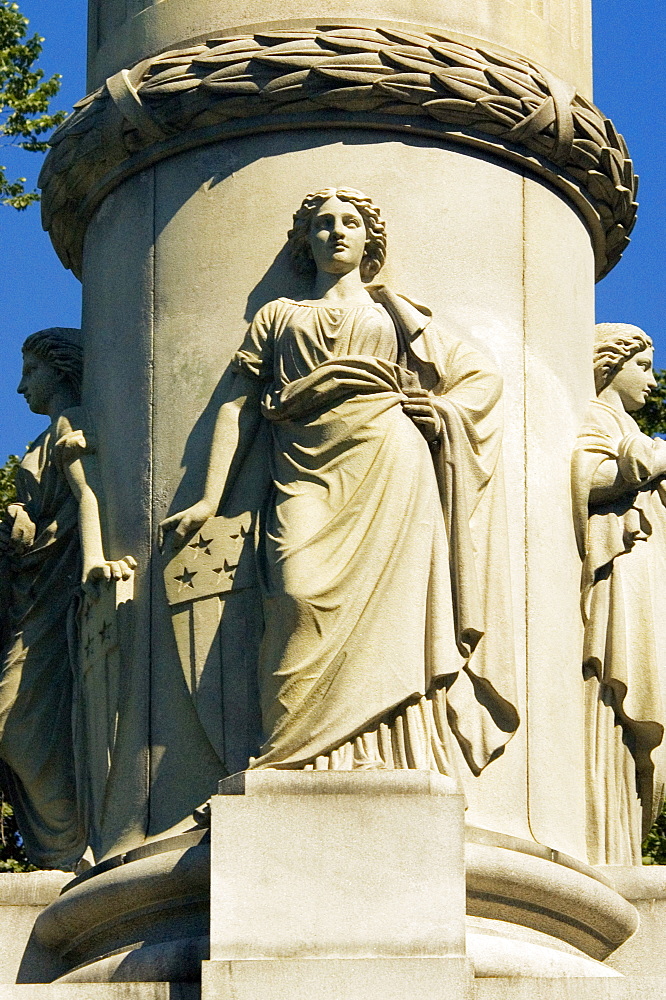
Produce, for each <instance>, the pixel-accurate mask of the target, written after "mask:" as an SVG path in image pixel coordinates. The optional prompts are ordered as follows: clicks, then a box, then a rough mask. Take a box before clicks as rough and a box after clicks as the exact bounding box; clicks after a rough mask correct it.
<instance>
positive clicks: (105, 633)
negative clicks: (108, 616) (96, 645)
mask: <svg viewBox="0 0 666 1000" xmlns="http://www.w3.org/2000/svg"><path fill="white" fill-rule="evenodd" d="M99 637H100V639H101V640H102V642H103V643H104V642H108V640H109V639H110V637H111V622H107V621H104V622H103V623H102V627H101V629H100V630H99Z"/></svg>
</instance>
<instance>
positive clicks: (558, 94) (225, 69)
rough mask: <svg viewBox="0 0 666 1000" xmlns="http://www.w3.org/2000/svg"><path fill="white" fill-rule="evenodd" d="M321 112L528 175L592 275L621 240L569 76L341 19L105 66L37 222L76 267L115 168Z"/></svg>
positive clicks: (606, 264) (49, 171) (607, 140)
mask: <svg viewBox="0 0 666 1000" xmlns="http://www.w3.org/2000/svg"><path fill="white" fill-rule="evenodd" d="M322 126H324V127H329V128H336V127H345V128H350V127H352V128H353V127H358V128H373V129H383V130H387V129H388V130H393V131H402V132H409V133H411V134H416V135H429V136H435V137H438V138H445V139H446V140H447V141H448V142H454V143H461V144H463V145H466V146H472V147H475V148H477V149H482V150H485V151H487V152H491V153H494V154H495V155H498V156H500V157H502V158H505V159H509V160H510V161H511V162H513V163H514V164H516V165H518V166H520V167H522V168H524V169H527V170H530V171H531V172H534V173H536V174H538V175H540V176H541V177H543V178H545V179H546V180H547V181H548V182H549V183H551V184H553V185H554V186H555V187H557V188H558V189H559V190H561V191H562V192H563V193H564V194H565V195H566V196H567V197H569V199H570V200H571V201H572V202H573V203H574V205H575V206H576V207H577V208H578V209H579V211H580V212H581V214H582V215H583V216H584V218H585V220H586V222H587V223H588V226H589V228H590V231H591V236H592V241H593V244H594V248H595V256H596V261H597V277H598V278H601V277H603V276H604V275H605V274H607V273H608V271H609V270H610V269H611V268H612V267H613V266H614V265H615V264H616V263H617V262H618V260H619V259H620V257H621V255H622V252H623V250H624V249H625V247H626V246H627V244H628V242H629V233H630V232H631V230H632V228H633V226H634V223H635V218H636V209H637V204H636V200H635V199H636V193H637V187H638V179H637V177H636V176H635V174H634V171H633V165H632V162H631V159H630V158H629V153H628V150H627V147H626V144H625V142H624V139H623V138H622V136H621V135H619V134H618V133H617V131H616V130H615V128H614V126H613V124H612V122H611V121H610V120H609V119H608V118H606V117H605V116H604V115H603V114H602V113H601V112H600V111H599V110H598V109H597V108H596V107H595V106H594V105H593V104H591V103H590V102H589V101H587V100H586V99H585V98H584V97H581V96H580V95H579V94H578V93H576V91H575V89H574V88H573V87H572V86H570V85H569V84H567V83H565V82H563V81H562V80H560V79H559V78H557V77H555V76H553V75H552V74H550V73H549V72H548V71H547V70H545V69H542V68H540V67H537V66H536V65H534V64H533V63H531V62H528V61H527V60H526V59H523V58H522V57H520V56H518V55H509V54H506V53H504V52H500V51H498V50H495V49H492V48H490V47H488V46H476V47H474V46H472V45H463V44H461V43H460V42H457V41H452V40H450V39H448V38H447V37H445V36H443V35H439V34H435V33H429V34H426V33H423V34H416V33H407V32H403V31H398V30H392V29H388V28H381V29H379V28H378V29H371V28H354V27H353V26H346V27H340V28H335V29H333V28H332V29H326V30H321V31H315V30H310V31H298V30H296V29H293V30H292V29H289V30H285V31H266V32H261V33H255V34H253V35H250V34H229V35H228V36H227V35H225V36H223V37H220V36H218V37H216V38H211V39H209V40H208V41H207V42H206V43H205V44H200V45H195V46H190V47H187V48H182V49H176V50H173V51H171V52H165V53H162V54H161V55H158V56H155V57H154V58H151V59H146V60H144V61H142V62H140V63H138V64H137V65H136V66H135V67H133V68H132V69H131V70H121V72H120V73H117V74H116V75H115V76H113V77H110V78H109V79H108V80H107V81H106V84H105V85H104V86H103V87H101V88H100V89H99V90H97V91H96V92H95V93H93V94H91V95H89V96H88V97H86V98H85V99H84V100H83V101H81V102H80V103H79V104H78V105H76V107H75V111H74V114H73V115H72V116H71V117H70V118H69V119H68V120H67V121H66V122H65V123H64V124H63V125H62V126H61V127H60V128H59V129H58V131H57V132H56V133H55V135H54V136H53V138H52V140H51V145H52V147H53V149H52V151H51V152H50V153H49V156H48V157H47V159H46V162H45V164H44V167H43V170H42V174H41V177H40V186H41V188H42V190H43V201H42V218H43V224H44V228H45V229H46V230H47V231H48V232H49V233H50V235H51V239H52V240H53V243H54V246H55V248H56V250H57V252H58V255H59V257H60V259H61V260H62V262H63V264H64V265H65V266H66V267H68V268H70V269H71V270H72V271H73V272H74V273H75V274H76V275H77V276H80V274H81V266H82V248H83V239H84V236H85V231H86V227H87V224H88V221H89V220H90V218H91V217H92V215H93V213H94V211H95V210H96V208H97V207H98V206H99V204H100V203H101V201H102V200H103V199H104V197H105V196H106V195H107V194H108V193H109V191H111V190H113V188H114V187H116V186H117V185H118V184H119V183H120V182H121V181H122V180H124V179H125V178H126V177H128V176H131V175H132V174H135V173H137V172H139V171H140V170H142V169H145V168H146V167H148V166H150V165H152V164H153V163H156V162H158V161H159V160H161V159H164V158H166V157H168V156H172V155H174V154H176V153H179V152H182V151H183V150H185V149H190V148H193V147H195V146H198V145H203V144H209V143H213V142H219V141H221V140H223V139H225V138H229V137H236V136H238V135H248V134H252V133H256V132H270V131H275V130H285V129H290V128H299V129H302V128H308V127H322Z"/></svg>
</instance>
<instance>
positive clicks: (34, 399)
mask: <svg viewBox="0 0 666 1000" xmlns="http://www.w3.org/2000/svg"><path fill="white" fill-rule="evenodd" d="M62 387H63V386H62V376H61V375H60V374H59V373H58V372H57V371H56V369H55V368H54V367H53V366H52V365H50V364H49V363H48V361H44V360H43V359H42V358H38V357H37V356H36V355H34V354H29V353H28V354H25V355H24V356H23V374H22V376H21V381H20V382H19V384H18V388H17V389H16V391H17V392H20V393H21V395H22V396H24V397H25V401H26V403H27V404H28V406H29V407H30V409H31V410H32V412H33V413H41V414H46V415H48V412H49V403H50V402H51V400H52V399H53V397H54V396H55V395H56V393H58V392H61V391H62Z"/></svg>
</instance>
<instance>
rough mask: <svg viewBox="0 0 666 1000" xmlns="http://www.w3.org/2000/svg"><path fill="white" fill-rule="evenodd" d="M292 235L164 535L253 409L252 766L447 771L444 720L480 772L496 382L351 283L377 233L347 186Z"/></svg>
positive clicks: (492, 720) (371, 267) (370, 261)
mask: <svg viewBox="0 0 666 1000" xmlns="http://www.w3.org/2000/svg"><path fill="white" fill-rule="evenodd" d="M289 249H290V251H291V257H292V261H293V264H294V265H295V266H296V268H298V269H299V270H301V271H302V272H307V273H309V274H311V275H312V278H313V289H312V292H313V294H312V298H308V299H303V300H299V301H295V300H293V299H288V298H280V299H277V300H275V301H273V302H269V303H268V304H267V305H265V306H264V307H263V308H262V309H260V310H259V312H258V313H257V314H256V316H255V317H254V320H253V321H252V323H251V325H250V328H249V330H248V332H247V335H246V337H245V340H244V342H243V344H242V346H241V347H240V349H239V350H238V352H237V353H236V355H235V356H234V358H233V360H232V366H233V369H234V371H235V382H234V388H233V390H232V392H231V394H230V396H229V398H228V401H227V402H225V403H224V405H223V406H222V407H221V409H220V412H219V416H218V420H217V425H216V430H215V434H214V438H213V443H212V450H211V455H210V463H209V469H208V475H207V480H206V486H205V490H204V496H203V497H202V499H201V500H200V501H199V502H198V503H196V504H194V505H193V506H192V507H190V508H188V509H187V510H185V511H182V512H180V513H178V514H174V515H173V516H171V517H169V518H167V519H166V520H165V521H164V522H163V524H162V526H161V527H162V531H163V532H164V531H174V532H175V535H176V540H177V542H182V541H183V540H184V539H185V538H186V537H187V536H188V535H189V534H190V533H191V532H193V531H194V530H196V529H199V528H200V527H201V526H202V525H203V524H205V522H206V520H207V519H208V518H209V517H211V516H213V515H215V514H216V512H217V509H218V506H219V504H220V500H221V498H222V495H223V493H224V492H225V490H228V489H230V488H231V486H232V483H231V478H232V477H233V470H234V469H236V468H238V467H239V465H240V461H239V453H242V451H243V449H244V448H246V447H249V444H246V443H245V440H244V435H243V434H241V433H240V432H239V426H242V427H246V428H247V425H248V423H249V424H251V426H250V427H249V428H248V429H247V431H246V436H247V441H248V442H251V441H252V440H253V439H255V438H256V437H257V434H256V432H257V430H258V429H259V424H260V422H262V421H265V422H267V424H268V426H269V428H270V445H269V449H270V478H271V487H270V490H269V492H268V495H267V497H266V500H265V503H264V506H263V509H262V510H261V512H260V516H259V523H258V530H257V535H256V558H257V570H258V576H259V581H260V587H261V593H262V603H263V610H264V635H263V640H262V644H261V648H260V654H259V688H260V697H261V709H262V720H263V727H264V737H265V742H264V745H263V747H262V750H261V754H260V756H259V757H258V758H256V759H254V760H253V761H252V762H251V766H252V767H272V768H315V769H339V770H351V769H354V768H426V769H428V768H431V769H434V770H437V771H440V772H442V773H444V774H449V775H451V774H454V773H455V771H456V754H458V756H459V752H458V751H457V750H456V748H455V747H454V745H453V742H455V741H452V739H451V736H452V733H453V734H455V737H456V738H457V743H458V745H459V747H460V749H461V750H462V753H463V755H464V758H465V760H466V761H467V764H468V766H469V768H470V769H471V770H472V771H473V773H475V774H478V773H479V772H480V771H481V769H482V768H484V767H485V766H486V764H487V763H488V762H489V761H490V760H491V759H493V758H494V757H496V756H498V755H499V754H500V753H501V752H502V751H503V748H504V745H505V744H506V743H507V741H508V740H509V739H510V737H511V735H512V734H513V732H514V731H515V729H516V727H517V725H518V717H517V713H516V709H515V707H514V705H515V693H514V650H513V638H512V631H511V615H510V608H509V606H508V601H509V596H508V592H509V587H508V584H507V577H508V566H507V562H508V548H507V543H506V524H505V506H504V494H503V481H502V465H501V439H502V416H501V395H502V385H501V379H500V377H499V376H498V375H497V374H496V373H495V372H494V371H493V369H492V367H491V365H490V364H489V362H488V360H487V359H486V358H485V357H484V356H483V355H481V354H480V353H479V352H478V351H476V350H474V349H473V348H471V347H469V346H467V345H466V344H463V343H462V342H461V341H459V340H457V339H455V338H453V337H452V336H450V335H448V334H446V333H444V332H442V331H439V330H437V329H435V327H434V326H433V324H432V323H431V314H430V312H429V311H428V310H427V309H426V308H424V307H423V306H420V305H417V304H415V303H413V302H411V301H410V300H408V299H406V298H404V297H402V296H400V295H397V294H395V293H394V292H392V291H390V290H389V289H388V288H386V287H384V286H382V285H369V284H368V282H370V281H371V280H372V279H373V278H374V277H375V276H376V274H377V273H378V272H379V270H380V268H381V266H382V264H383V262H384V258H385V253H386V234H385V226H384V223H383V221H382V220H381V217H380V214H379V211H378V209H377V208H376V206H375V205H373V203H372V202H371V200H370V199H369V198H368V197H366V196H365V195H363V194H361V193H360V192H358V191H354V190H350V189H342V190H336V189H333V188H327V189H325V190H322V191H319V192H317V193H316V194H312V195H308V197H306V198H305V200H304V201H303V204H302V205H301V207H300V209H299V210H298V211H297V212H296V214H295V216H294V227H293V229H292V230H291V232H290V233H289ZM242 411H243V412H244V414H247V413H248V411H249V412H250V413H251V414H253V417H252V419H251V420H249V421H247V423H246V420H245V419H244V420H243V421H240V422H239V417H240V414H241V412H242ZM230 470H231V471H230Z"/></svg>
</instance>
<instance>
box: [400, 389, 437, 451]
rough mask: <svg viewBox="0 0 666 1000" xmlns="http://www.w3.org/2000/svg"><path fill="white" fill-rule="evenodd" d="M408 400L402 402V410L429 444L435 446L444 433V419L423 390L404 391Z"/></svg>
mask: <svg viewBox="0 0 666 1000" xmlns="http://www.w3.org/2000/svg"><path fill="white" fill-rule="evenodd" d="M403 391H404V394H405V396H407V399H403V400H402V408H403V410H404V412H405V413H406V414H407V416H408V417H409V418H410V420H413V421H414V423H415V424H416V426H417V427H418V429H419V430H420V431H421V434H423V437H424V438H425V439H426V441H427V442H428V444H434V443H435V442H436V441H437V440H438V439H439V436H440V434H441V431H442V418H441V417H440V415H439V413H438V412H437V410H436V409H435V407H434V406H433V403H432V400H431V398H430V396H429V395H428V393H427V392H425V390H423V389H404V390H403Z"/></svg>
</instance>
